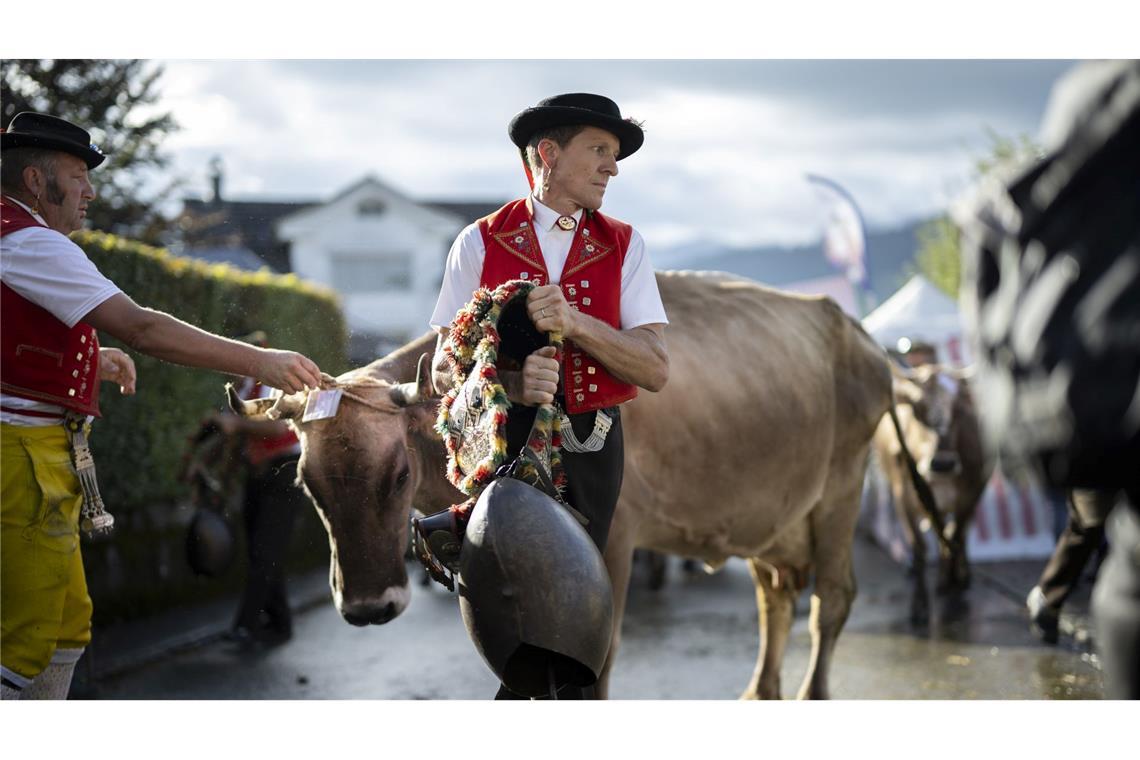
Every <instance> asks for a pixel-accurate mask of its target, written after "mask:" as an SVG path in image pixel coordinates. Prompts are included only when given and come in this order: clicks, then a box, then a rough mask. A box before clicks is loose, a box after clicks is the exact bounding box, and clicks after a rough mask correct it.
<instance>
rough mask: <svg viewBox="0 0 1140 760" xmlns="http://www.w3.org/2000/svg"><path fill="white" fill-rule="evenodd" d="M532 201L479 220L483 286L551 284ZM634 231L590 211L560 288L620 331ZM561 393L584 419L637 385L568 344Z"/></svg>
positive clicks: (631, 392) (620, 399)
mask: <svg viewBox="0 0 1140 760" xmlns="http://www.w3.org/2000/svg"><path fill="white" fill-rule="evenodd" d="M529 200H530V199H529V198H526V199H523V200H517V201H512V202H511V203H508V204H507V205H506V206H503V207H502V208H501V209H499V210H498V211H496V212H495V213H493V214H491V215H490V216H487V217H484V218H483V219H480V220H479V231H480V232H481V233H482V234H483V246H484V248H485V249H486V251H487V254H486V257H485V258H484V259H483V273H482V276H481V277H480V280H479V284H480V285H481V286H482V287H485V288H495V287H496V286H498V285H501V284H502V283H504V282H507V281H508V280H529V281H531V282H533V283H535V284H536V285H545V284H547V283H549V282H550V275H549V273H548V272H547V271H546V263H545V261H544V259H543V257H542V251H541V250H540V249H539V246H538V238H537V237H536V236H535V233H534V230H533V229H532V225H533V224H534V214H533V212H532V210H531V206H530V202H529ZM632 234H633V228H632V227H630V226H629V225H628V224H625V223H624V222H619V221H618V220H616V219H610V218H609V217H606V216H603V215H602V214H601V213H599V212H597V211H593V212H590V211H586V212H583V214H582V221H581V223H579V225H578V228H577V230H576V231H575V233H574V242H573V243H571V244H570V253H569V254H568V255H567V257H566V264H565V266H564V267H563V269H562V276H561V277H560V278H559V284H560V285H561V287H562V295H563V296H564V297H565V298H566V301H567V303H569V304H570V308H572V309H578V310H579V311H581V312H583V313H585V314H589V315H590V316H591V317H594V318H596V319H600V320H601V321H603V322H605V323H606V324H608V325H609V326H611V327H613V328H614V329H615V330H620V329H621V267H622V263H623V262H624V261H625V253H626V250H627V249H628V248H629V239H630V237H631V236H632ZM562 392H563V394H564V395H565V397H566V411H567V413H568V414H581V413H583V412H589V411H593V410H595V409H604V408H605V407H608V406H616V405H617V404H620V403H622V402H624V401H629V400H630V399H632V398H633V397H634V396H636V395H637V386H635V385H632V384H630V383H625V382H622V381H621V380H618V379H617V378H615V377H614V376H613V375H611V374H610V373H609V372H607V371H606V369H605V367H603V366H602V365H601V363H600V362H598V360H597V359H595V358H594V357H592V356H590V355H589V354H588V353H586V352H585V351H583V350H582V349H581V348H579V347H578V346H577V345H576V344H575V343H574V342H573V341H570V340H568V341H566V342H565V345H564V348H563V356H562Z"/></svg>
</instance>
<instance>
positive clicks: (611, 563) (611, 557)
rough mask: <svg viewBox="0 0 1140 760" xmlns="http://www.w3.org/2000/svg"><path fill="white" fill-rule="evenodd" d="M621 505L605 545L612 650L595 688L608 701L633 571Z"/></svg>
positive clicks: (629, 535) (629, 537) (629, 532)
mask: <svg viewBox="0 0 1140 760" xmlns="http://www.w3.org/2000/svg"><path fill="white" fill-rule="evenodd" d="M620 510H621V505H620V504H619V505H618V512H619V514H618V515H616V516H615V517H614V522H613V525H611V526H610V536H609V541H608V542H607V543H606V551H605V555H604V556H605V561H606V569H607V570H608V571H609V573H610V583H611V584H612V585H613V594H614V629H613V638H612V639H611V640H610V651H609V654H608V655H606V664H605V665H603V666H602V673H601V675H600V676H598V682H597V684H596V685H595V687H594V695H595V697H596V698H597V699H608V698H609V691H610V670H611V669H612V668H613V665H614V658H615V657H616V656H617V650H618V645H619V644H620V643H621V621H622V617H623V616H624V614H625V600H626V597H627V595H628V593H629V577H630V574H631V572H632V568H633V534H632V528H631V527H630V526H628V525H626V524H625V523H624V522H623V521H622V520H621V519H620Z"/></svg>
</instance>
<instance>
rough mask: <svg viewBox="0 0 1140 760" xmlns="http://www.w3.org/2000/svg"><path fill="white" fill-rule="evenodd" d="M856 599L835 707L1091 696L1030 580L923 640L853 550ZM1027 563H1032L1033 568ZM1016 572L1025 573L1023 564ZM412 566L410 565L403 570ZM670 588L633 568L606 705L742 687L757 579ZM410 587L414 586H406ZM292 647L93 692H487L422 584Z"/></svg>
mask: <svg viewBox="0 0 1140 760" xmlns="http://www.w3.org/2000/svg"><path fill="white" fill-rule="evenodd" d="M855 556H856V578H857V579H858V583H859V595H858V596H857V598H856V600H855V605H854V607H853V609H852V612H851V616H850V618H849V619H848V622H847V625H846V627H845V629H844V632H843V635H842V636H841V637H840V640H839V644H838V646H837V649H836V654H835V663H834V667H833V669H832V673H831V692H832V697H833V698H836V699H968V700H975V699H1001V700H1012V699H1017V700H1037V699H1099V698H1101V697H1102V696H1103V687H1102V679H1101V674H1100V672H1099V670H1098V668H1097V665H1096V658H1095V656H1093V655H1091V654H1090V653H1089V651H1088V644H1087V642H1085V643H1083V644H1082V643H1080V642H1079V641H1074V640H1073V639H1072V638H1071V637H1064V638H1063V639H1062V642H1061V645H1060V646H1059V647H1049V646H1045V645H1043V644H1040V643H1039V642H1037V641H1036V639H1034V638H1033V637H1032V636H1031V635H1030V633H1029V631H1028V629H1027V624H1026V618H1025V613H1024V609H1023V607H1022V605H1021V603H1020V601H1019V599H1018V598H1017V597H1018V596H1022V595H1023V594H1022V591H1021V589H1020V586H1021V585H1026V581H1025V578H1026V577H1029V578H1030V581H1029V583H1028V585H1032V581H1031V576H1026V574H1025V572H1024V571H1023V572H1022V573H1021V574H1020V575H1019V576H1014V575H1011V574H1010V573H1008V572H1005V573H1004V575H1003V571H1004V570H1006V568H1005V567H1004V566H1003V565H995V564H990V565H983V566H980V567H978V568H977V569H976V570H975V582H974V585H973V587H972V588H971V589H970V590H969V591H968V592H967V594H966V597H965V600H964V602H962V603H959V604H950V603H944V602H940V601H939V600H937V598H935V599H934V601H933V603H932V608H933V612H932V620H931V623H930V625H929V626H927V627H926V628H925V629H921V630H920V629H915V628H913V627H912V626H911V625H910V624H909V623H908V622H907V620H908V599H909V586H908V580H907V578H906V576H905V571H904V570H903V569H902V568H901V567H900V566H898V565H897V564H895V563H894V562H893V561H892V560H891V559H890V558H889V557H887V556H886V555H885V554H884V553H883V552H882V551H880V550H879V549H878V548H877V547H875V546H873V545H871V544H869V543H867V542H866V541H865V540H864V539H861V538H860V539H857V540H856V555H855ZM1034 564H1036V563H1030V565H1031V566H1032V565H1034ZM1022 565H1023V566H1024V563H1022ZM412 569H414V568H412ZM669 570H670V572H669V576H668V582H667V585H666V587H665V588H664V589H663V590H661V591H658V592H651V591H649V590H647V589H646V588H645V583H646V575H645V573H646V572H647V571H646V570H645V569H644V568H643V567H641V566H638V567H636V568H635V575H634V587H633V589H632V592H631V595H630V607H629V610H628V611H627V614H626V618H625V625H624V629H623V640H622V646H621V650H620V652H619V655H618V658H617V664H616V666H615V668H614V672H613V677H612V681H611V695H610V696H611V698H613V699H624V700H634V699H702V700H705V699H734V698H736V697H737V696H738V695H739V694H740V692H741V691H742V690H743V689H744V688H745V686H746V685H747V684H748V681H749V679H750V677H751V674H752V669H753V667H754V664H755V659H756V654H757V646H758V637H757V616H756V605H755V597H754V592H753V590H752V581H751V578H750V577H749V574H748V570H747V567H746V566H745V564H744V563H743V562H741V561H733V562H730V563H729V564H728V565H727V566H726V567H725V568H724V569H723V570H722V571H721V572H719V573H717V574H714V575H707V574H704V573H703V572H699V573H696V574H686V573H684V572H683V571H682V570H681V568H680V563H679V561H675V560H674V561H673V562H672V564H671V565H670V568H669ZM416 575H417V577H418V573H416ZM808 602H809V598H808V595H807V594H805V595H803V596H802V597H801V598H800V600H799V603H798V604H797V613H798V615H797V618H796V623H795V626H794V628H793V631H792V636H791V640H790V641H789V644H788V651H787V655H786V658H785V663H784V668H783V673H782V681H783V693H784V697H785V698H790V697H793V696H794V695H795V693H796V691H797V690H798V688H799V684H800V680H801V678H802V676H803V673H804V670H805V668H806V666H807V661H808V656H809V653H810V638H809V634H808V626H807V617H806V610H807V609H808ZM294 623H295V635H294V638H293V639H292V640H291V641H289V642H288V643H286V644H284V645H282V646H278V647H276V648H273V649H268V650H263V651H256V652H248V651H242V650H239V649H238V648H236V647H235V645H233V644H230V643H228V642H224V641H214V642H212V643H209V644H206V645H204V646H200V647H197V648H194V649H192V650H190V651H186V652H183V653H181V654H176V655H172V656H169V657H166V658H163V659H160V660H159V661H157V662H154V663H151V664H149V665H146V666H144V667H141V668H137V669H134V670H131V671H129V672H126V673H123V674H120V675H117V676H113V677H107V678H103V679H100V683H99V688H98V694H97V697H98V698H100V699H400V700H403V699H480V700H482V699H487V698H489V697H490V696H492V695H493V694H494V692H495V689H496V687H497V682H496V680H495V679H494V677H493V676H492V675H491V673H490V671H489V670H488V669H487V667H486V666H485V665H484V663H483V662H482V660H481V659H480V658H479V656H478V654H477V653H476V651H475V649H474V647H473V646H472V644H471V643H470V641H469V640H468V638H467V635H466V631H465V630H464V628H463V623H462V620H461V619H460V616H459V609H458V601H457V597H456V596H455V595H453V594H450V593H448V592H446V591H445V590H443V589H442V588H441V587H439V586H433V587H431V588H430V589H425V588H422V587H420V586H418V585H417V586H416V587H415V589H414V590H413V598H412V603H411V605H410V606H409V608H408V609H407V611H406V612H405V613H404V614H403V615H402V616H401V617H399V618H397V619H396V620H395V621H393V622H391V623H389V624H387V625H384V626H373V627H368V628H356V627H353V626H350V625H348V624H347V623H345V622H343V620H342V619H341V618H340V616H339V615H338V614H337V613H336V611H335V609H334V608H333V606H332V604H331V602H329V603H322V604H318V605H315V606H312V607H311V608H309V609H307V610H305V611H303V612H301V613H299V614H298V615H297V616H296V618H295V621H294Z"/></svg>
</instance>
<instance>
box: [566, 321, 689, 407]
mask: <svg viewBox="0 0 1140 760" xmlns="http://www.w3.org/2000/svg"><path fill="white" fill-rule="evenodd" d="M574 320H575V329H574V333H573V336H567V337H570V339H571V340H573V341H574V342H575V343H577V344H578V345H579V346H581V348H582V349H583V350H584V351H585V352H586V353H588V354H590V355H591V356H593V357H594V358H595V359H597V360H598V361H599V362H601V364H602V366H603V367H605V368H606V370H607V371H608V372H609V373H610V374H611V375H613V376H614V377H616V378H617V379H619V380H622V381H624V382H627V383H632V384H634V385H637V386H640V387H641V388H645V389H646V390H649V391H659V390H661V389H662V388H664V387H665V383H666V382H667V381H668V379H669V354H668V352H667V351H666V349H665V338H664V325H643V326H641V327H635V328H633V329H631V330H615V329H614V328H612V327H610V326H609V325H607V324H606V323H605V322H602V321H601V320H598V319H595V318H594V317H591V316H589V315H588V314H583V313H582V312H575V317H574Z"/></svg>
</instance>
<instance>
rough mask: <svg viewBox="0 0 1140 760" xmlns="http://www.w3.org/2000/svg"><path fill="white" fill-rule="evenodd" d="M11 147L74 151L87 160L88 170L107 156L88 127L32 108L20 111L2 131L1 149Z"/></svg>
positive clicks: (0, 136)
mask: <svg viewBox="0 0 1140 760" xmlns="http://www.w3.org/2000/svg"><path fill="white" fill-rule="evenodd" d="M9 148H42V149H46V150H58V151H62V152H63V153H70V154H71V155H73V156H76V157H78V158H81V159H83V162H84V163H85V164H87V168H88V169H94V168H95V167H96V166H98V165H99V164H101V163H103V161H104V160H105V159H106V158H107V156H106V155H104V153H103V151H101V150H99V149H98V148H97V147H95V146H94V145H93V144H92V143H91V139H90V135H89V134H88V133H87V131H86V130H84V129H82V128H81V127H77V126H75V125H74V124H72V123H71V122H69V121H65V120H63V119H58V118H56V117H54V116H48V115H47V114H38V113H32V112H30V111H25V112H23V113H18V114H16V115H15V116H14V117H12V121H11V123H10V124H9V127H8V129H7V130H5V131H4V132H0V149H3V150H8V149H9Z"/></svg>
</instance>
